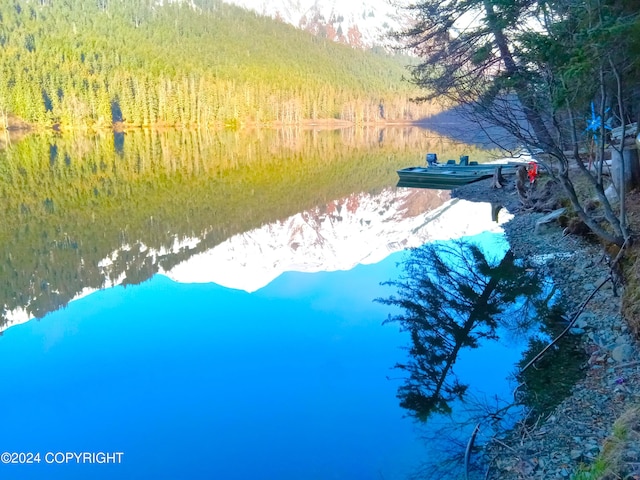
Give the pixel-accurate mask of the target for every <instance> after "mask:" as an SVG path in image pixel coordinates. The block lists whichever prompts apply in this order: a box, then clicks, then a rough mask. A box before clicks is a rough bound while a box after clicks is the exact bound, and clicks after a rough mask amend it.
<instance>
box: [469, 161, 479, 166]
mask: <svg viewBox="0 0 640 480" xmlns="http://www.w3.org/2000/svg"><path fill="white" fill-rule="evenodd" d="M469 165H478V162H476V161H475V160H474V161H472V162H469Z"/></svg>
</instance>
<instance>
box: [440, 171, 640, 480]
mask: <svg viewBox="0 0 640 480" xmlns="http://www.w3.org/2000/svg"><path fill="white" fill-rule="evenodd" d="M452 197H457V198H462V199H465V200H469V201H479V202H491V203H492V204H494V205H495V204H500V205H502V206H504V207H505V208H506V209H507V210H509V212H510V213H512V214H513V215H514V217H513V218H512V220H510V221H509V222H507V223H506V224H505V225H504V230H505V235H506V237H507V239H508V241H509V244H510V245H511V248H512V250H513V251H514V253H515V255H516V256H517V257H519V258H529V259H532V260H534V261H535V263H536V265H538V268H540V271H541V273H543V274H545V275H547V276H548V277H550V278H551V279H552V280H553V281H554V283H555V285H556V287H557V288H558V289H559V291H560V292H561V296H562V298H563V301H564V303H565V305H566V306H567V308H568V312H569V313H572V312H574V311H576V310H577V309H578V307H579V306H580V305H581V304H582V303H583V302H584V300H586V298H587V297H588V296H589V295H590V294H591V293H592V292H593V290H594V289H595V288H596V286H597V285H598V284H599V283H600V281H601V280H602V279H604V278H606V277H608V275H609V268H608V265H607V262H606V257H605V255H604V253H603V251H602V248H601V246H600V245H597V244H594V243H590V242H588V241H587V240H585V239H584V238H582V237H577V236H565V235H563V232H562V228H561V227H560V226H559V225H558V224H557V223H551V224H547V226H546V227H545V228H543V229H538V231H536V223H537V222H538V220H540V219H541V218H542V217H544V216H545V214H543V213H532V212H528V211H523V209H522V208H521V204H520V201H519V197H518V196H517V194H516V191H515V181H514V180H511V181H510V182H509V183H508V184H507V185H505V187H504V188H502V189H492V188H491V184H490V180H482V181H479V182H475V183H472V184H470V185H465V186H462V187H459V188H457V189H456V190H454V191H452ZM620 293H621V292H616V290H615V289H614V287H613V284H612V282H607V284H606V285H605V286H603V288H602V289H600V290H599V291H598V293H596V294H595V295H594V297H593V298H592V299H591V300H590V302H589V303H588V304H587V306H586V307H585V309H584V311H583V312H582V313H581V314H580V316H579V317H578V321H577V322H576V324H575V325H574V329H575V330H574V331H573V332H571V333H573V334H574V335H577V336H579V338H580V343H581V347H582V348H583V349H584V351H585V353H586V354H587V358H588V361H587V362H586V364H585V365H584V366H583V368H584V371H585V376H584V378H583V379H582V380H580V381H578V382H577V383H576V384H575V385H574V387H573V389H572V393H571V395H570V396H569V397H567V398H565V399H564V400H563V401H562V402H561V403H560V404H559V405H558V406H557V407H556V408H555V410H554V411H553V412H551V413H550V414H548V415H547V416H546V417H544V418H541V419H538V421H537V422H535V423H534V424H533V425H531V426H525V425H523V424H522V425H518V426H516V427H515V428H514V429H513V430H512V431H510V432H507V433H506V434H505V435H504V436H503V437H501V438H500V441H499V442H492V443H490V444H489V445H488V447H487V449H486V450H487V451H486V452H485V453H486V456H487V458H488V460H489V461H490V467H489V474H488V476H487V477H486V478H488V479H496V480H497V479H500V480H512V479H518V480H520V479H522V480H524V479H556V478H557V479H564V478H570V477H571V475H573V474H574V473H575V472H576V471H577V470H578V469H579V468H580V466H581V465H584V464H587V465H588V464H590V463H592V462H593V461H594V460H595V458H596V457H597V456H598V455H599V454H600V452H601V451H602V450H603V447H604V444H605V439H606V438H607V437H609V436H610V435H611V433H612V431H613V424H614V422H615V421H616V419H617V418H618V417H619V416H620V415H621V414H622V413H623V412H625V411H626V410H628V409H629V408H631V407H632V406H633V405H635V404H636V402H638V401H639V399H640V361H635V360H640V355H639V353H638V352H639V349H638V345H637V342H636V340H635V339H634V338H633V335H632V333H631V331H630V329H629V327H628V326H627V325H626V322H625V321H624V319H623V318H622V315H621V297H620V296H616V294H617V295H619V294H620ZM631 456H632V457H634V456H636V457H637V458H636V461H635V463H633V462H630V463H629V467H628V468H629V471H628V472H625V473H626V474H631V475H634V474H637V473H640V463H638V459H639V458H640V452H637V451H636V452H634V453H633V454H632V455H631ZM612 478H613V477H612ZM615 478H618V477H617V476H616V477H615ZM624 478H627V477H624ZM628 478H634V477H628Z"/></svg>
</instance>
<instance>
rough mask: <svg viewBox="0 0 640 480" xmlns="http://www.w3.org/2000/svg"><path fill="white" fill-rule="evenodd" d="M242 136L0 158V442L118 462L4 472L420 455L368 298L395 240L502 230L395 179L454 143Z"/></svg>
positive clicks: (36, 474)
mask: <svg viewBox="0 0 640 480" xmlns="http://www.w3.org/2000/svg"><path fill="white" fill-rule="evenodd" d="M246 135H247V134H246V133H239V132H216V133H215V134H213V135H211V136H207V135H204V134H203V133H202V132H177V133H176V132H173V133H168V132H149V131H134V132H127V133H126V134H118V135H117V136H116V137H109V136H100V135H97V136H95V137H90V138H85V137H79V136H73V135H68V136H67V135H45V136H33V137H27V138H25V139H24V140H22V141H21V142H19V143H17V144H16V145H13V146H11V147H10V148H9V149H8V150H7V151H5V152H2V153H0V155H1V156H2V162H0V188H1V189H2V194H3V198H5V199H6V203H7V208H6V209H5V210H3V211H2V212H0V216H1V218H0V220H1V221H0V239H1V240H2V242H0V278H2V280H3V282H2V285H1V286H0V302H2V305H3V309H2V319H3V322H4V327H3V331H2V336H1V337H0V376H2V378H3V382H2V388H1V390H0V394H2V398H3V399H4V401H3V408H4V409H5V412H10V413H8V414H7V415H6V416H5V418H4V421H3V432H4V436H3V437H4V440H3V445H2V450H3V451H40V452H42V453H43V454H44V453H45V452H47V451H53V452H57V451H75V452H78V451H122V452H124V455H123V458H124V462H123V463H122V464H120V465H74V466H73V467H70V466H68V465H45V464H40V465H7V466H3V467H2V468H3V472H2V473H3V475H4V473H5V472H8V476H9V478H10V477H11V476H15V477H16V478H21V479H30V478H48V479H64V480H70V479H74V478H95V479H99V478H105V479H111V478H225V479H226V480H230V479H234V478H237V479H246V478H255V479H262V478H264V479H266V478H280V479H287V480H288V479H291V480H293V479H296V480H297V479H299V478H344V479H347V478H348V479H354V478H363V479H369V478H378V477H381V476H383V477H384V478H386V479H392V478H393V479H400V478H404V477H405V475H406V474H407V473H408V472H409V471H410V470H411V467H412V466H413V465H415V463H416V462H417V461H418V460H419V459H421V458H423V457H424V455H425V447H424V445H423V444H422V442H421V441H420V439H419V438H418V437H417V435H416V433H415V431H414V429H415V425H414V424H413V422H412V421H411V419H409V418H403V413H404V412H403V411H402V409H401V408H400V407H399V406H398V405H397V402H396V399H395V389H396V384H395V383H394V382H392V381H389V380H387V376H389V375H392V373H390V372H391V371H390V368H391V367H392V366H393V365H394V364H395V363H398V362H404V360H403V358H404V353H403V352H402V350H401V349H400V347H401V345H402V344H403V343H404V342H405V341H408V340H410V338H408V337H407V336H406V335H403V334H399V333H398V332H397V329H396V328H395V327H394V326H393V325H386V326H381V322H382V320H383V318H384V317H385V316H386V314H387V313H388V307H387V306H386V305H381V304H378V303H374V302H373V301H372V300H373V298H375V297H376V296H378V297H379V296H382V295H384V294H385V288H384V287H382V286H381V285H380V283H381V282H382V281H384V280H386V279H388V278H390V277H392V276H393V275H394V274H395V273H396V272H397V265H396V263H397V262H398V261H399V260H400V258H401V256H402V255H404V254H403V253H402V250H404V249H406V248H409V247H413V246H416V247H417V246H419V245H422V244H423V243H425V242H432V241H436V240H440V241H445V240H450V239H453V238H457V237H460V236H463V235H477V234H479V235H486V236H485V237H483V238H485V240H486V239H488V241H489V242H490V243H491V242H493V241H496V239H499V238H501V232H500V227H499V224H497V223H494V222H492V221H491V208H490V206H489V205H481V204H471V203H468V202H462V201H451V200H450V199H449V196H448V192H442V191H440V192H438V191H425V190H420V191H417V190H404V189H396V188H395V187H394V184H395V181H396V177H397V176H396V173H395V171H396V169H397V168H400V167H401V166H406V164H408V163H409V164H411V163H416V161H417V159H422V157H423V151H424V149H428V150H437V151H443V150H444V149H446V148H450V150H451V153H450V156H452V157H454V158H455V157H457V156H459V154H460V153H461V152H459V151H458V150H456V149H464V150H463V151H462V152H463V153H470V152H469V150H468V149H467V147H464V146H462V147H461V146H457V145H453V146H452V145H449V144H447V142H446V141H442V140H435V144H430V143H428V142H427V141H426V140H425V136H424V132H423V131H420V130H419V129H418V130H414V129H397V130H394V131H387V132H386V135H383V136H381V135H379V132H377V131H375V132H354V131H349V132H347V131H344V132H322V131H307V132H297V131H293V132H262V133H260V134H256V135H255V136H254V137H251V136H246ZM381 138H384V139H388V140H385V141H384V142H381ZM276 140H277V141H276ZM414 158H415V159H416V160H413V159H414ZM502 219H503V220H504V219H505V217H504V216H502ZM486 231H489V232H491V233H482V234H481V232H486ZM169 277H171V278H169ZM196 282H201V283H196ZM243 290H244V291H243ZM249 292H250V293H249ZM61 307H65V308H61ZM29 319H38V320H39V321H28V320H29ZM9 327H11V328H9ZM461 363H464V362H461ZM507 369H508V365H505V366H504V371H501V373H496V377H501V378H504V377H506V370H507ZM492 388H493V387H492ZM490 390H491V389H490ZM494 390H495V389H494ZM432 447H433V446H428V448H427V451H432V450H433V448H432ZM5 467H6V468H8V469H9V470H6V471H5V470H4V469H5ZM13 467H15V468H13Z"/></svg>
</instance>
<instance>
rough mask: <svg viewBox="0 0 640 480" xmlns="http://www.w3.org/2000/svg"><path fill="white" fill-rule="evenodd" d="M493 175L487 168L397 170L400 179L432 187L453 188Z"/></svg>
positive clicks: (412, 168)
mask: <svg viewBox="0 0 640 480" xmlns="http://www.w3.org/2000/svg"><path fill="white" fill-rule="evenodd" d="M491 176H493V170H489V169H464V170H461V169H445V168H442V169H441V168H425V167H409V168H403V169H402V170H398V177H400V181H401V182H404V183H411V184H425V185H429V186H433V187H434V188H436V187H438V186H442V188H453V187H457V186H460V185H466V184H468V183H472V182H476V181H478V180H482V179H484V178H489V177H491Z"/></svg>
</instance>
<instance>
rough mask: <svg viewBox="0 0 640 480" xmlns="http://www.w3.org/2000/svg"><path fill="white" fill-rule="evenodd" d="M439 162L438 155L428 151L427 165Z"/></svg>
mask: <svg viewBox="0 0 640 480" xmlns="http://www.w3.org/2000/svg"><path fill="white" fill-rule="evenodd" d="M437 163H438V155H436V154H435V153H427V165H436V164H437Z"/></svg>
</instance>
